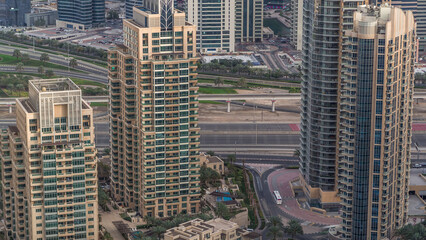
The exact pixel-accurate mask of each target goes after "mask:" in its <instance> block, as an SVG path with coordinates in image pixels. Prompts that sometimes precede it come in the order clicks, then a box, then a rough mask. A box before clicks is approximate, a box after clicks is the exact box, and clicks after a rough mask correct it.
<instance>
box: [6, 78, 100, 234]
mask: <svg viewBox="0 0 426 240" xmlns="http://www.w3.org/2000/svg"><path fill="white" fill-rule="evenodd" d="M28 88H29V93H28V95H29V98H25V99H18V100H17V101H16V123H17V125H16V126H11V127H9V128H8V129H7V130H3V131H2V132H1V139H0V144H1V149H0V160H1V164H2V188H3V190H2V197H3V213H4V215H5V226H6V231H7V237H8V239H92V240H96V239H98V238H99V236H98V234H99V223H98V202H97V197H98V181H97V169H96V162H97V159H96V148H95V145H94V142H95V141H94V126H93V110H92V108H91V107H90V106H89V105H88V104H87V103H86V102H85V101H84V100H82V97H81V90H80V89H79V88H78V87H77V86H76V85H75V84H74V83H73V82H72V81H71V80H70V79H49V80H31V81H29V87H28Z"/></svg>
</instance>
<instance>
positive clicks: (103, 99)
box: [0, 92, 426, 112]
mask: <svg viewBox="0 0 426 240" xmlns="http://www.w3.org/2000/svg"><path fill="white" fill-rule="evenodd" d="M83 98H84V100H86V101H87V102H89V103H92V102H99V103H108V102H109V97H108V96H83ZM413 98H414V99H426V92H416V93H414V97H413ZM16 99H18V98H0V105H9V106H10V110H9V111H11V107H12V105H14V104H15V102H16ZM198 100H200V101H203V100H204V101H226V102H227V104H228V109H227V112H231V102H232V101H241V100H270V101H271V104H272V112H275V103H276V101H277V100H300V93H281V94H276V93H273V94H200V95H199V97H198Z"/></svg>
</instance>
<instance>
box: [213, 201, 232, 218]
mask: <svg viewBox="0 0 426 240" xmlns="http://www.w3.org/2000/svg"><path fill="white" fill-rule="evenodd" d="M215 213H216V215H217V216H218V217H221V218H223V219H226V220H229V219H231V213H230V212H229V209H228V208H227V207H226V205H225V204H224V203H222V202H217V203H216V209H215Z"/></svg>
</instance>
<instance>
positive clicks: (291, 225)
mask: <svg viewBox="0 0 426 240" xmlns="http://www.w3.org/2000/svg"><path fill="white" fill-rule="evenodd" d="M284 232H285V233H287V234H289V235H290V236H291V237H292V238H294V237H295V236H296V235H297V234H300V235H303V228H302V225H300V223H299V222H298V221H296V220H290V221H289V222H288V225H287V226H285V227H284Z"/></svg>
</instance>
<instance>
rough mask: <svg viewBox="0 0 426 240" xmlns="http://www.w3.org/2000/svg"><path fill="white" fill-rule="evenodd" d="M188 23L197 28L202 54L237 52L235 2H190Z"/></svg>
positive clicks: (193, 0)
mask: <svg viewBox="0 0 426 240" xmlns="http://www.w3.org/2000/svg"><path fill="white" fill-rule="evenodd" d="M187 16H188V21H189V22H190V23H192V24H194V25H196V26H197V49H198V50H199V51H200V52H201V53H227V52H234V50H235V0H188V2H187Z"/></svg>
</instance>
